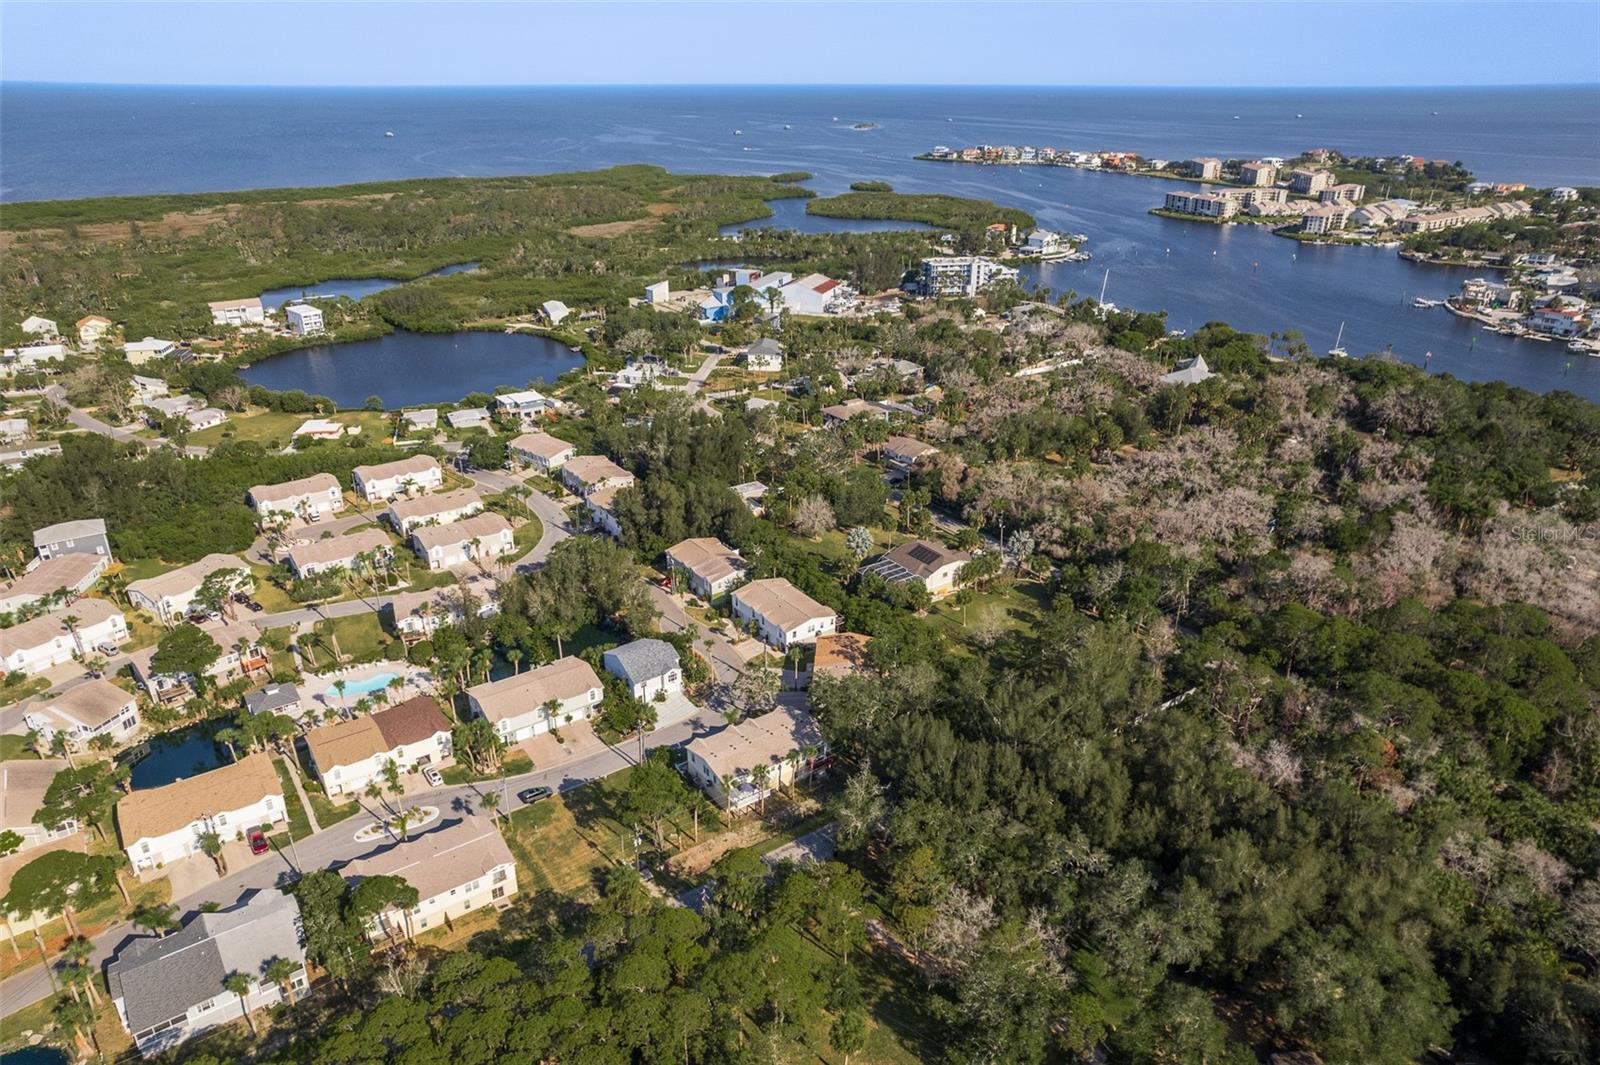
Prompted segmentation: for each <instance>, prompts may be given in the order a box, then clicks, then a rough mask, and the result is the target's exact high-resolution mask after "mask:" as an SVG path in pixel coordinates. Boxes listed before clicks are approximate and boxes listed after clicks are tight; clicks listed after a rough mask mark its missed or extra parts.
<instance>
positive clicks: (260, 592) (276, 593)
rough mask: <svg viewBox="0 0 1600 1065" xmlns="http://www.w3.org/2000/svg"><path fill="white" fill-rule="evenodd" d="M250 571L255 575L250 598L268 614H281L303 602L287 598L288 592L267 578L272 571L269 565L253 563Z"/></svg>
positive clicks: (299, 605) (296, 608)
mask: <svg viewBox="0 0 1600 1065" xmlns="http://www.w3.org/2000/svg"><path fill="white" fill-rule="evenodd" d="M250 572H251V573H252V574H254V575H255V579H256V586H255V590H254V591H252V592H251V593H250V598H252V599H254V600H255V601H256V602H258V603H260V604H261V605H262V606H263V607H264V608H265V609H266V612H267V613H268V614H281V613H283V612H284V611H286V610H299V609H300V607H301V606H303V605H304V604H302V603H297V602H295V601H294V600H293V599H291V598H289V593H288V592H286V591H284V590H283V589H282V588H279V587H278V586H277V585H276V584H273V583H272V581H270V580H268V579H267V574H269V573H271V572H272V569H271V567H269V566H262V565H259V564H258V565H253V566H251V567H250Z"/></svg>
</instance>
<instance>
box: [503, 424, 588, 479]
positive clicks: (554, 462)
mask: <svg viewBox="0 0 1600 1065" xmlns="http://www.w3.org/2000/svg"><path fill="white" fill-rule="evenodd" d="M506 446H507V447H508V448H509V449H510V451H511V458H512V459H513V460H514V461H516V462H519V463H521V464H522V465H524V466H537V467H538V468H539V469H541V470H544V471H546V472H549V471H550V470H559V469H560V468H561V467H562V466H563V465H564V464H565V463H566V461H567V460H568V459H570V458H572V456H574V455H576V454H577V453H578V449H577V448H575V447H573V446H572V445H571V444H569V443H567V442H566V441H565V440H561V439H558V438H557V437H554V436H551V435H550V434H549V433H523V434H522V435H521V436H517V437H513V438H512V440H511V443H510V444H508V445H506Z"/></svg>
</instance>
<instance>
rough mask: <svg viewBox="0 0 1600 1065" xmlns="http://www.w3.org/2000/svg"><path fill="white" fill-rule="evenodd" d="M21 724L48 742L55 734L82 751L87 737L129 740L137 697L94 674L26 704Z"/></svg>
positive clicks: (135, 721)
mask: <svg viewBox="0 0 1600 1065" xmlns="http://www.w3.org/2000/svg"><path fill="white" fill-rule="evenodd" d="M22 723H23V724H24V725H27V726H28V728H30V729H32V730H33V731H35V732H37V733H38V734H39V737H40V739H42V740H44V742H45V743H46V744H47V745H48V744H50V743H51V742H53V741H54V740H55V738H56V736H57V735H62V736H65V737H66V738H67V742H68V743H69V744H72V745H73V746H74V747H75V748H76V749H78V750H82V749H83V747H84V746H85V745H86V744H88V742H89V741H90V740H93V739H96V738H98V737H100V736H110V737H111V739H112V740H113V741H116V742H121V741H123V740H126V739H129V738H131V737H132V736H133V734H134V733H135V732H137V731H139V700H138V699H137V698H135V697H134V695H133V693H131V692H126V691H123V690H122V689H121V688H119V687H117V686H116V685H115V684H112V683H111V682H110V681H109V680H101V679H100V678H98V677H96V678H93V679H91V680H86V681H84V682H83V683H82V684H74V685H73V686H72V687H70V688H68V689H66V690H65V691H61V692H57V693H56V694H54V695H46V696H44V697H42V698H40V699H39V700H38V701H37V702H35V703H33V704H32V705H31V706H29V707H28V709H27V712H25V713H24V714H23V715H22Z"/></svg>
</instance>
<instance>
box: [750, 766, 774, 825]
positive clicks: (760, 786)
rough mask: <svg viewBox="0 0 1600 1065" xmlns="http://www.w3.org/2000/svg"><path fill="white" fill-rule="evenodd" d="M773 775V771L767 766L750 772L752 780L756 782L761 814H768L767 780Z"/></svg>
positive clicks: (758, 767) (757, 767)
mask: <svg viewBox="0 0 1600 1065" xmlns="http://www.w3.org/2000/svg"><path fill="white" fill-rule="evenodd" d="M771 775H772V770H771V769H770V768H769V767H768V766H766V765H758V766H756V767H755V768H754V769H752V770H750V779H751V780H752V781H754V782H755V785H756V796H757V798H758V799H759V800H760V803H761V813H763V814H765V813H766V812H767V778H768V777H770V776H771Z"/></svg>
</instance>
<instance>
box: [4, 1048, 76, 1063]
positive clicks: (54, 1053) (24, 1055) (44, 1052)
mask: <svg viewBox="0 0 1600 1065" xmlns="http://www.w3.org/2000/svg"><path fill="white" fill-rule="evenodd" d="M5 1059H6V1065H67V1062H68V1061H69V1060H71V1059H70V1058H68V1057H67V1052H66V1051H65V1050H62V1049H61V1048H60V1047H53V1046H48V1045H46V1044H43V1043H41V1044H40V1045H38V1046H36V1047H18V1048H17V1049H15V1050H8V1051H6V1053H5Z"/></svg>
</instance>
